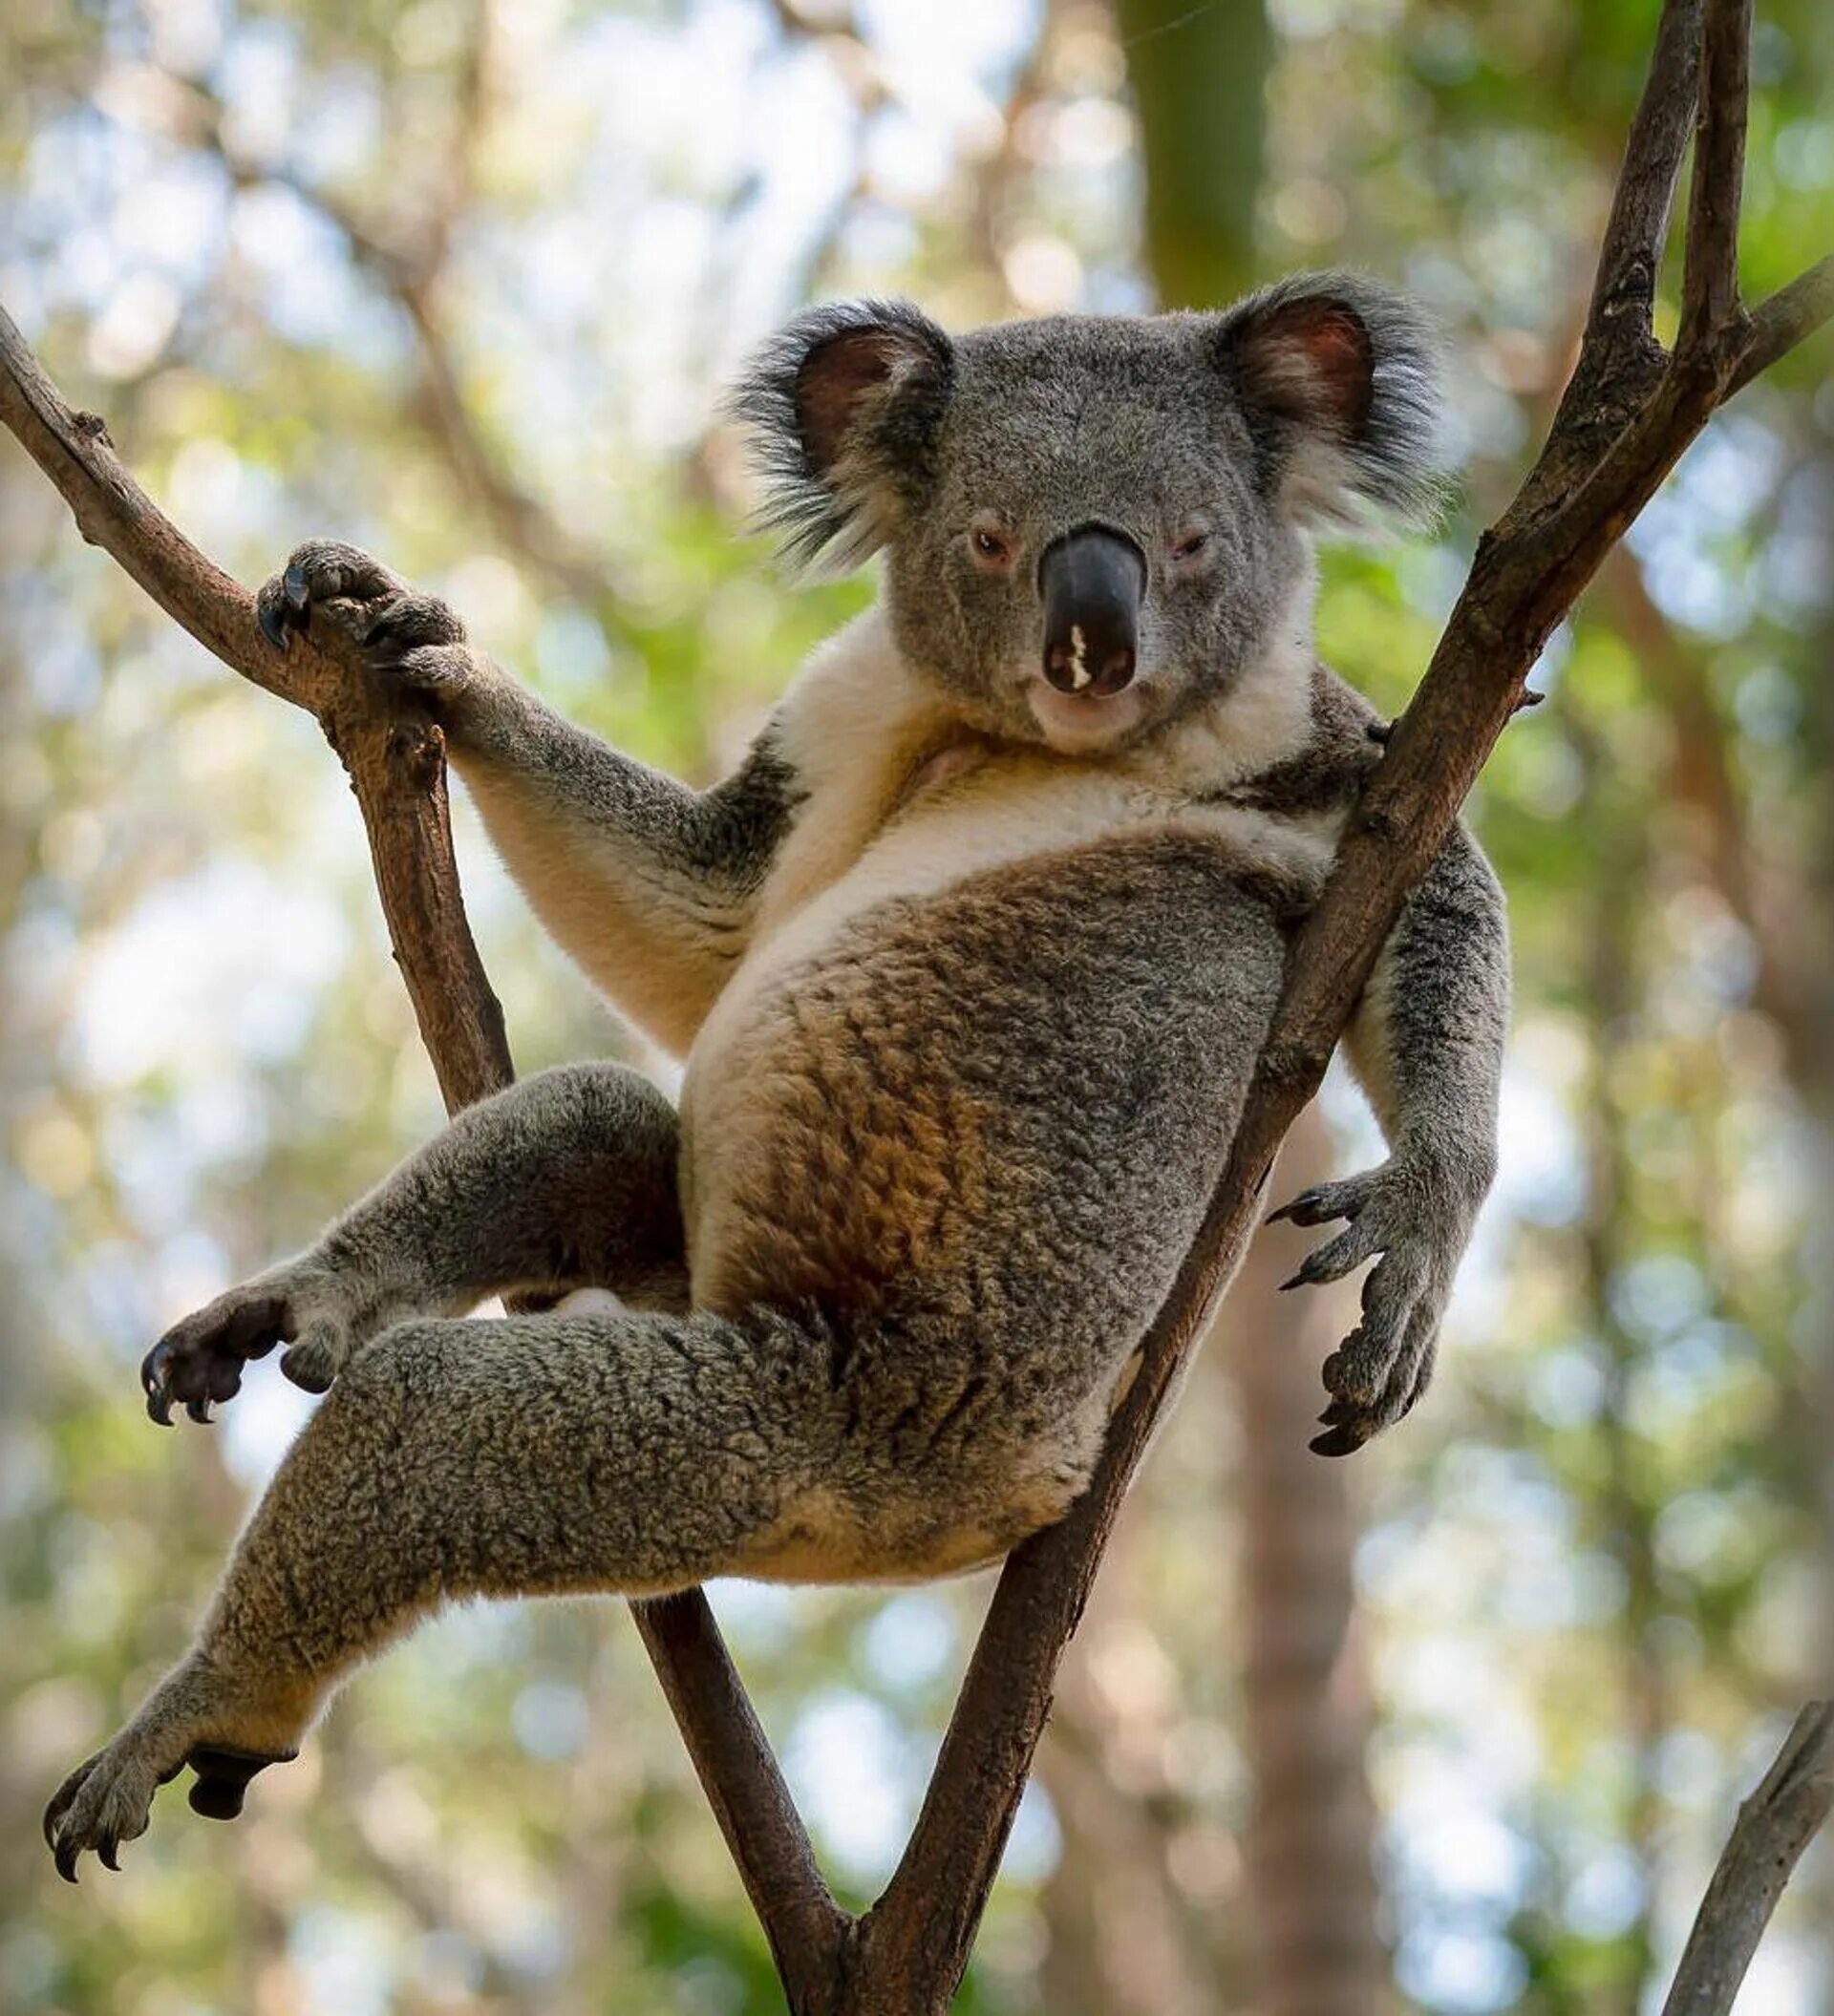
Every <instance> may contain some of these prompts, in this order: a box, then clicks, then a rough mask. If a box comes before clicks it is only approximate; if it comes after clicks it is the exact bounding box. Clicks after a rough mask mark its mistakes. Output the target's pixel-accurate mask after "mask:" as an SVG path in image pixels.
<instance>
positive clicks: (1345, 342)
mask: <svg viewBox="0 0 1834 2016" xmlns="http://www.w3.org/2000/svg"><path fill="white" fill-rule="evenodd" d="M1216 325H1217V326H1216V330H1215V339H1214V340H1215V355H1216V357H1217V361H1218V363H1219V364H1220V365H1221V367H1222V368H1223V370H1224V371H1225V374H1226V377H1227V378H1228V380H1229V383H1230V385H1231V387H1232V389H1233V391H1234V393H1235V395H1236V397H1237V399H1238V400H1239V401H1240V403H1241V406H1242V410H1243V412H1244V414H1246V415H1247V417H1248V424H1249V426H1250V428H1251V429H1252V430H1253V433H1254V435H1255V438H1256V440H1257V442H1258V443H1259V444H1260V446H1261V449H1262V453H1263V458H1264V461H1265V463H1266V465H1267V468H1268V472H1269V479H1270V482H1271V484H1272V486H1273V489H1274V493H1275V495H1276V496H1277V497H1278V498H1279V499H1280V500H1281V502H1282V504H1283V505H1284V506H1285V508H1286V509H1288V510H1290V511H1291V512H1292V513H1293V514H1294V515H1295V516H1298V517H1300V518H1303V519H1306V520H1311V521H1312V523H1314V524H1318V525H1321V526H1322V525H1333V524H1334V525H1337V526H1342V527H1348V528H1356V527H1359V526H1365V525H1366V523H1367V520H1368V514H1369V507H1371V506H1374V507H1375V509H1376V511H1378V512H1381V513H1384V514H1387V515H1389V516H1391V517H1393V518H1395V519H1397V520H1400V521H1402V522H1403V523H1406V524H1412V525H1425V524H1429V523H1430V522H1431V521H1432V520H1434V519H1435V518H1436V517H1437V516H1438V514H1439V508H1440V506H1441V504H1442V503H1443V500H1444V488H1445V486H1444V482H1443V471H1444V456H1443V453H1442V447H1443V438H1442V426H1441V418H1440V415H1441V412H1442V407H1443V396H1444V394H1443V385H1442V375H1443V370H1442V358H1441V352H1440V346H1439V335H1438V332H1437V331H1436V330H1435V329H1434V327H1433V325H1432V323H1431V322H1430V321H1429V320H1428V319H1427V317H1426V316H1425V315H1424V314H1423V313H1422V312H1421V311H1420V309H1418V308H1416V307H1415V306H1414V304H1413V303H1412V302H1410V301H1407V300H1405V299H1404V298H1403V297H1402V296H1401V295H1399V294H1396V293H1391V292H1390V291H1389V289H1388V288H1387V287H1384V286H1378V285H1376V283H1375V282H1374V281H1370V280H1364V279H1362V278H1361V277H1360V276H1359V275H1356V274H1353V273H1301V274H1299V275H1297V276H1296V277H1294V278H1293V279H1291V280H1283V281H1281V282H1280V283H1279V284H1278V285H1276V286H1270V287H1266V288H1263V290H1262V291H1261V292H1260V293H1258V294H1251V295H1249V296H1248V299H1247V300H1246V301H1241V302H1238V303H1237V304H1236V305H1235V307H1234V308H1226V309H1225V310H1224V312H1223V313H1222V314H1221V315H1219V316H1218V317H1217V318H1216Z"/></svg>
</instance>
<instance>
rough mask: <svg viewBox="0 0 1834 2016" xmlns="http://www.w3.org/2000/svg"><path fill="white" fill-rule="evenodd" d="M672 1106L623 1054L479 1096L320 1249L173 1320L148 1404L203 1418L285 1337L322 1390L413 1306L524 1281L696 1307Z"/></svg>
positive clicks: (445, 1307) (154, 1361)
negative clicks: (177, 1407)
mask: <svg viewBox="0 0 1834 2016" xmlns="http://www.w3.org/2000/svg"><path fill="white" fill-rule="evenodd" d="M677 1142H678V1128H677V1123H676V1119H675V1112H674V1109H673V1107H672V1106H671V1105H670V1103H669V1101H668V1100H667V1099H666V1098H665V1097H664V1096H663V1094H662V1093H660V1092H659V1091H657V1089H656V1088H655V1087H654V1086H653V1085H651V1084H650V1082H649V1081H648V1079H646V1078H643V1077H641V1076H639V1075H638V1073H637V1072H633V1071H629V1070H627V1069H625V1068H624V1067H623V1066H622V1065H616V1064H578V1065H569V1066H567V1067H565V1069H563V1070H560V1071H550V1072H541V1073H539V1074H538V1075H537V1076H535V1077H532V1078H524V1079H523V1080H522V1082H521V1083H520V1084H517V1085H513V1086H511V1087H510V1088H509V1089H508V1090H507V1091H506V1092H502V1093H498V1094H497V1095H496V1096H495V1097H494V1098H489V1099H483V1100H480V1102H479V1103H478V1104H477V1105H476V1106H472V1107H469V1108H467V1109H466V1110H465V1112H463V1113H461V1114H459V1115H458V1118H457V1119H456V1120H454V1121H453V1123H452V1125H451V1126H450V1127H448V1128H447V1129H446V1130H445V1132H444V1133H443V1134H440V1135H436V1136H435V1138H434V1139H433V1140H431V1141H429V1142H428V1143H427V1145H426V1146H425V1147H424V1148H422V1149H420V1150H418V1151H417V1152H416V1154H414V1155H412V1156H410V1157H408V1159H407V1160H406V1161H405V1162H403V1163H402V1164H401V1166H400V1167H399V1168H398V1169H396V1170H395V1173H394V1174H393V1175H392V1176H390V1177H388V1178H385V1179H384V1181H383V1182H381V1183H380V1184H379V1185H378V1186H377V1187H376V1188H375V1189H374V1190H373V1191H371V1192H370V1194H369V1195H368V1196H367V1197H366V1198H364V1199H362V1200H361V1201H360V1202H358V1203H356V1204H354V1205H352V1208H351V1209H350V1210H349V1211H347V1212H346V1213H345V1214H344V1216H343V1217H342V1218H340V1219H337V1220H334V1221H333V1222H332V1223H331V1226H330V1227H328V1229H327V1230H326V1231H325V1233H324V1234H323V1235H322V1236H321V1238H320V1239H319V1240H318V1241H317V1242H316V1244H314V1245H313V1246H312V1247H311V1248H310V1249H309V1251H307V1252H305V1253H303V1254H301V1255H300V1256H299V1257H298V1258H297V1259H296V1260H291V1261H288V1262H286V1263H283V1264H282V1265H280V1266H278V1267H273V1268H270V1269H269V1270H268V1271H267V1273H266V1274H261V1275H258V1276H256V1278H255V1279H254V1280H252V1281H248V1282H245V1283H243V1284H242V1285H241V1286H240V1287H236V1288H231V1289H230V1290H229V1292H228V1293H227V1294H225V1295H221V1296H219V1297H218V1298H217V1300H216V1301H215V1302H213V1303H211V1304H210V1305H208V1307H206V1308H203V1309H200V1310H199V1311H198V1312H197V1314H196V1315H193V1316H188V1317H186V1318H185V1319H184V1321H183V1322H182V1323H181V1324H178V1325H177V1326H174V1327H173V1328H172V1329H171V1330H169V1331H168V1332H167V1333H166V1334H165V1336H164V1337H162V1338H161V1339H160V1342H159V1343H158V1344H157V1345H156V1346H155V1347H154V1348H153V1350H152V1351H151V1352H150V1353H149V1355H148V1357H147V1360H146V1363H145V1365H144V1366H143V1367H142V1368H141V1381H142V1384H143V1385H144V1387H145V1389H146V1394H147V1409H148V1411H149V1412H150V1413H151V1414H152V1415H153V1417H154V1419H155V1420H158V1421H166V1420H169V1419H170V1418H171V1411H172V1405H173V1403H174V1401H178V1402H181V1403H182V1404H183V1405H184V1406H185V1407H186V1408H187V1409H188V1411H190V1412H191V1414H192V1415H193V1417H194V1418H196V1419H199V1420H203V1419H205V1418H207V1416H208V1412H209V1408H210V1404H211V1403H212V1402H213V1401H220V1400H226V1399H228V1398H230V1397H231V1396H232V1395H233V1394H234V1393H235V1391H236V1390H237V1389H238V1388H239V1387H240V1385H241V1383H242V1369H243V1366H244V1365H245V1363H246V1361H247V1360H248V1359H250V1358H254V1357H260V1356H261V1355H263V1354H264V1353H265V1352H267V1351H268V1350H271V1349H272V1348H273V1347H274V1346H275V1345H276V1344H277V1343H282V1342H285V1343H288V1345H289V1346H290V1348H289V1349H288V1351H287V1352H286V1354H285V1355H284V1356H283V1358H282V1360H281V1368H282V1369H283V1370H284V1371H285V1372H286V1373H287V1375H288V1378H290V1379H292V1380H294V1381H295V1382H296V1383H297V1384H299V1385H301V1386H304V1387H306V1388H307V1389H308V1390H310V1391H313V1392H323V1391H324V1390H325V1389H326V1388H327V1387H329V1386H330V1385H331V1381H332V1379H333V1378H334V1377H335V1376H336V1375H337V1373H338V1372H339V1371H340V1370H341V1369H343V1367H344V1366H345V1364H346V1363H347V1362H348V1361H349V1359H350V1357H351V1355H352V1352H353V1351H355V1350H356V1349H358V1348H360V1347H361V1346H362V1345H364V1344H365V1343H366V1342H367V1341H368V1340H369V1339H371V1338H373V1337H374V1336H377V1335H378V1334H380V1333H381V1332H382V1331H384V1330H386V1329H387V1328H388V1327H389V1326H390V1325H391V1324H395V1323H398V1322H400V1321H401V1320H402V1319H404V1318H406V1317H410V1316H456V1315H459V1314H462V1313H463V1312H464V1311H465V1310H466V1309H469V1308H472V1307H475V1306H476V1305H477V1304H479V1303H480V1302H481V1301H483V1300H484V1299H485V1297H487V1296H490V1295H497V1294H504V1293H508V1292H510V1291H512V1290H515V1289H536V1290H545V1291H547V1292H550V1293H557V1294H558V1293H562V1292H565V1290H567V1289H570V1288H578V1287H603V1288H610V1289H612V1290H613V1291H614V1292H615V1293H616V1294H618V1295H619V1296H621V1297H622V1298H624V1299H625V1300H627V1301H631V1302H635V1303H638V1304H641V1305H645V1306H649V1307H658V1308H673V1309H685V1308H686V1307H687V1305H688V1263H687V1256H686V1252H685V1248H684V1241H683V1235H682V1224H681V1207H680V1202H679V1199H678V1197H677V1194H676V1162H677Z"/></svg>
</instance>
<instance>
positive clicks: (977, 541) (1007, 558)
mask: <svg viewBox="0 0 1834 2016" xmlns="http://www.w3.org/2000/svg"><path fill="white" fill-rule="evenodd" d="M968 543H969V548H970V551H971V552H972V553H973V555H974V558H975V559H976V560H977V561H979V562H980V563H981V565H982V566H984V567H994V568H999V567H1010V566H1011V565H1012V564H1013V541H1011V540H1010V539H1008V538H1007V537H1006V535H1005V534H1004V533H1003V532H996V531H995V530H994V529H993V527H992V525H976V526H975V527H974V529H973V531H971V532H970V534H969V535H968Z"/></svg>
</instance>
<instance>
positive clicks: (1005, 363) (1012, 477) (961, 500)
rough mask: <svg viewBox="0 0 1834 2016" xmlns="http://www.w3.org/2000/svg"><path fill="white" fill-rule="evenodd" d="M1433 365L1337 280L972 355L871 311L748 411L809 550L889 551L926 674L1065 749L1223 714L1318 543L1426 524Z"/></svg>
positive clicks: (842, 327)
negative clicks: (1194, 711) (1381, 526)
mask: <svg viewBox="0 0 1834 2016" xmlns="http://www.w3.org/2000/svg"><path fill="white" fill-rule="evenodd" d="M1435 361H1436V360H1435V353H1434V349H1433V344H1432V340H1431V337H1430V335H1429V333H1428V332H1427V330H1426V329H1425V327H1424V325H1423V323H1422V322H1421V320H1420V318H1419V317H1418V315H1417V314H1415V313H1414V311H1413V310H1412V309H1410V308H1408V307H1407V306H1406V304H1404V303H1402V302H1401V301H1399V300H1398V299H1397V297H1395V296H1393V295H1390V294H1387V293H1385V292H1383V291H1382V290H1380V289H1377V288H1375V287H1373V286H1370V285H1369V284H1368V283H1367V282H1362V281H1357V280H1353V279H1347V278H1345V277H1343V276H1333V275H1324V276H1316V277H1312V278H1306V279H1302V280H1299V281H1294V282H1288V283H1287V284H1285V286H1281V287H1278V288H1274V289H1270V290H1269V291H1268V292H1267V293H1265V294H1262V295H1257V296H1255V297H1253V298H1252V299H1250V300H1249V301H1248V302H1245V303H1243V304H1242V305H1241V306H1239V307H1238V308H1233V309H1230V310H1227V311H1226V312H1224V313H1222V314H1216V315H1200V314H1181V315H1164V316H1155V317H1150V318H1144V317H1130V316H1111V317H1110V316H1102V317H1098V316H1063V317H1055V318H1052V319H1050V320H1047V321H1040V322H1018V323H1011V324H1005V325H1002V326H999V327H995V328H992V329H978V330H975V331H973V332H972V333H970V334H969V335H966V336H963V337H960V338H958V339H956V340H955V341H954V342H950V340H949V338H948V337H947V336H945V335H944V334H943V332H942V331H941V330H940V329H936V328H935V326H934V325H933V324H931V323H930V322H928V320H927V319H926V318H925V317H923V316H922V315H921V314H919V313H918V312H917V311H916V310H915V309H913V308H908V307H906V306H904V305H902V304H863V305H859V306H846V307H842V308H824V309H816V310H813V311H812V312H811V313H810V314H809V315H807V316H805V317H803V318H802V319H801V321H800V322H799V323H797V324H796V325H794V326H793V327H792V328H791V329H789V330H787V331H785V333H784V335H783V336H782V337H781V338H779V339H778V343H777V344H776V345H775V346H773V348H772V350H770V351H769V352H768V353H767V354H766V356H765V357H764V358H763V359H762V360H761V361H760V364H759V366H758V368H757V371H755V373H754V374H753V376H752V377H751V378H750V379H749V380H748V381H747V383H746V384H745V386H744V387H742V388H741V392H740V394H739V400H738V405H739V409H740V411H741V412H743V413H745V414H747V415H748V416H749V417H751V418H752V419H753V420H754V421H756V422H757V423H758V424H759V429H760V434H761V436H762V439H763V443H764V448H765V454H766V466H767V468H768V469H769V471H770V473H771V474H772V476H773V477H775V479H776V485H777V487H776V490H775V494H774V497H773V508H772V516H773V517H774V518H775V520H776V521H777V522H778V524H779V525H781V526H782V527H783V528H784V529H785V530H786V532H787V533H788V534H789V543H790V545H791V548H792V550H793V551H797V552H799V553H800V554H801V555H803V556H804V557H814V556H816V555H818V554H822V553H832V554H836V555H838V556H839V557H841V558H843V559H846V560H857V559H860V558H863V557H864V555H865V554H866V553H869V552H871V551H873V550H875V549H876V548H878V547H881V546H883V547H884V548H885V554H886V599H887V604H888V607H889V613H890V618H891V623H892V626H893V631H894V634H895V636H896V638H897V641H898V644H899V647H900V649H901V651H902V652H903V654H904V655H905V657H906V660H907V661H908V662H909V663H910V664H911V665H912V666H913V667H915V668H917V669H918V670H919V671H920V672H922V673H923V674H925V675H926V676H927V677H928V678H930V679H932V680H933V681H935V682H936V684H937V685H938V686H939V687H941V688H942V689H943V690H946V691H947V692H948V693H949V696H950V698H951V700H952V701H953V703H954V704H955V705H956V706H957V707H958V708H959V710H960V711H961V712H962V714H963V715H964V717H965V718H967V719H969V720H970V721H973V722H974V723H976V724H977V725H979V726H981V727H983V728H986V729H988V730H990V731H992V732H995V733H999V734H1003V735H1007V736H1012V737H1015V738H1021V739H1030V740H1037V741H1043V742H1046V743H1049V744H1050V745H1051V746H1052V747H1054V748H1056V749H1059V750H1062V751H1065V752H1067V753H1072V752H1084V751H1090V750H1100V749H1103V748H1107V747H1114V746H1120V745H1122V744H1125V743H1127V742H1131V741H1134V740H1137V739H1139V738H1140V737H1141V735H1143V734H1147V733H1150V732H1151V731H1152V729H1153V727H1154V726H1155V725H1157V724H1159V723H1161V722H1163V721H1165V720H1166V719H1168V718H1171V717H1173V716H1175V715H1177V714H1178V713H1180V712H1182V711H1184V710H1185V709H1186V708H1188V707H1189V706H1191V705H1192V704H1194V703H1196V702H1198V701H1202V700H1205V699H1209V698H1214V697H1217V696H1220V695H1225V694H1226V693H1227V691H1228V690H1229V689H1230V687H1231V686H1232V684H1233V683H1234V682H1235V681H1236V680H1237V679H1238V678H1239V677H1240V675H1241V672H1242V669H1243V668H1244V667H1245V666H1246V665H1248V663H1250V662H1251V661H1252V660H1253V659H1255V658H1256V657H1257V656H1258V655H1259V654H1260V653H1261V652H1263V651H1264V650H1265V649H1266V648H1267V647H1268V646H1269V644H1270V643H1272V642H1273V641H1274V640H1275V637H1276V635H1277V632H1278V628H1279V626H1280V625H1281V624H1282V623H1283V622H1284V623H1294V622H1297V621H1303V611H1302V610H1301V609H1300V608H1298V607H1297V606H1296V598H1297V597H1298V596H1299V595H1300V594H1301V593H1302V592H1303V591H1304V589H1305V587H1306V585H1307V584H1308V580H1309V574H1310V561H1309V541H1308V537H1307V535H1308V533H1309V532H1310V531H1311V530H1312V529H1313V528H1315V527H1317V526H1318V525H1320V524H1321V523H1328V522H1330V521H1332V520H1344V519H1346V518H1347V517H1350V516H1352V515H1353V514H1354V507H1355V505H1356V504H1357V503H1358V502H1359V501H1360V502H1371V503H1375V504H1377V505H1385V506H1387V507H1388V508H1389V509H1391V510H1393V511H1397V512H1399V513H1402V514H1404V515H1412V514H1416V513H1418V512H1419V511H1420V510H1422V509H1424V507H1425V506H1426V504H1427V503H1428V501H1429V500H1430V498H1431V495H1432V490H1433V484H1432V475H1433V465H1432V459H1431V445H1432V439H1433V435H1434V409H1435V396H1436V378H1435V369H1434V367H1435Z"/></svg>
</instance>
